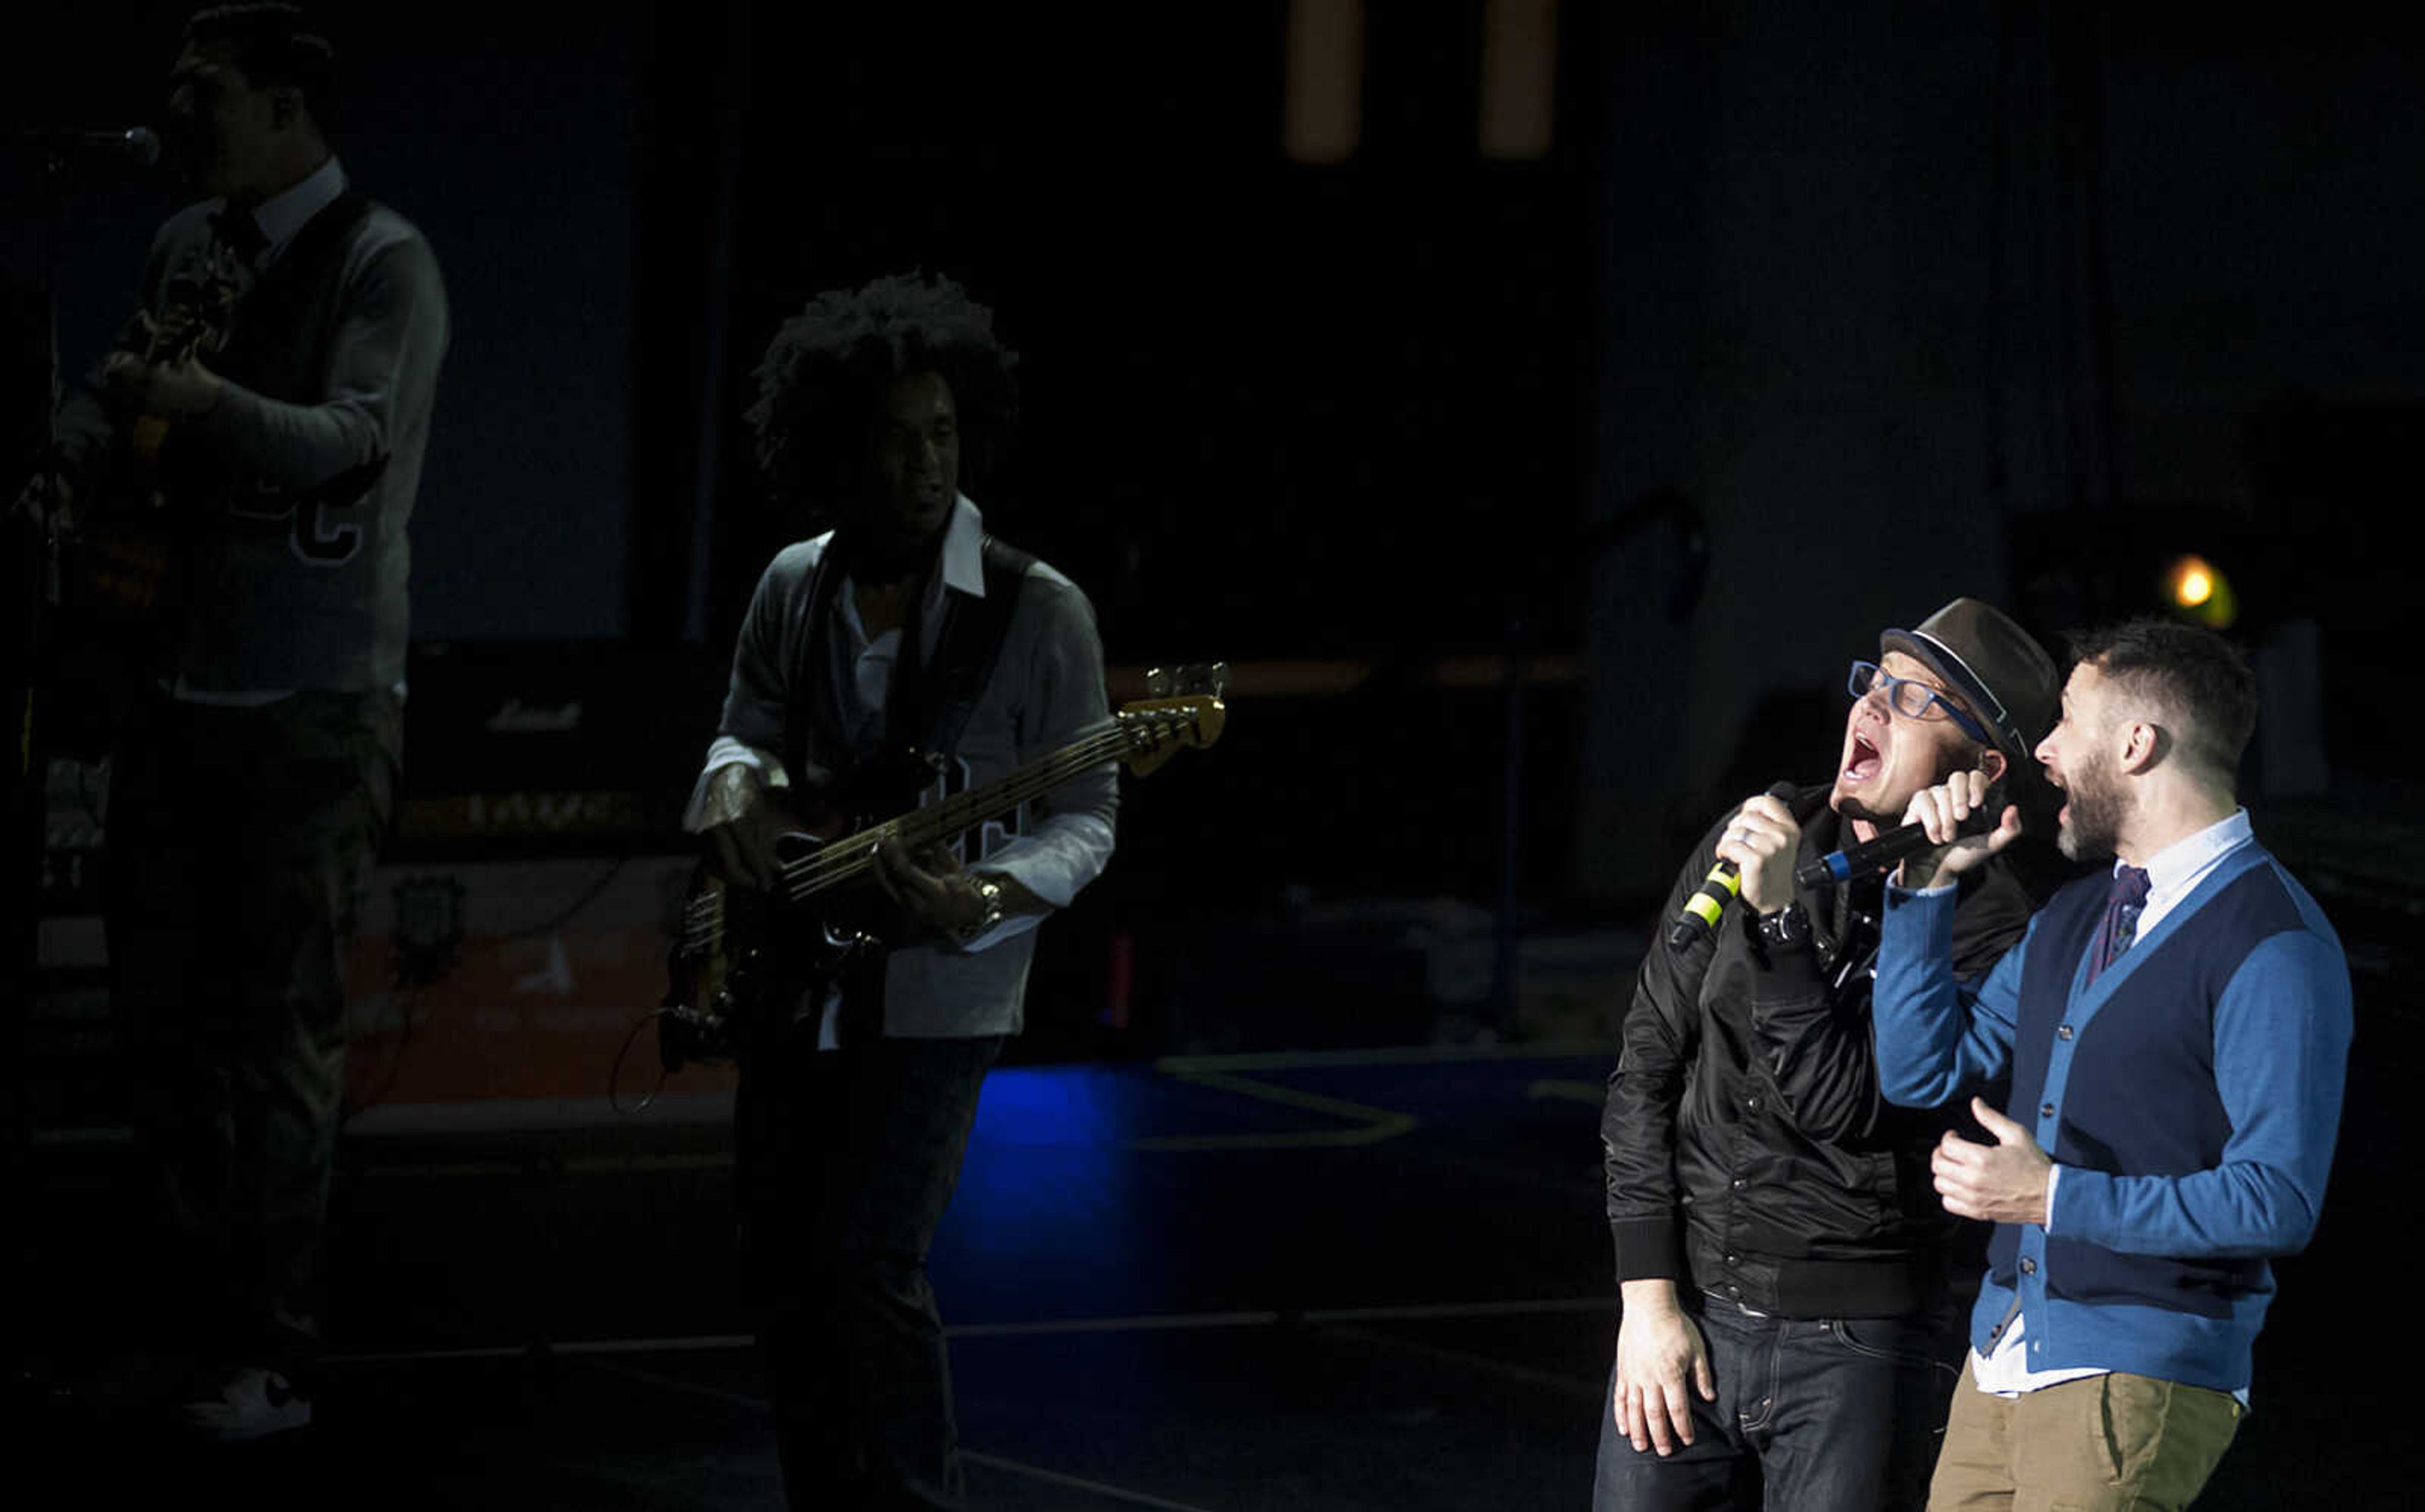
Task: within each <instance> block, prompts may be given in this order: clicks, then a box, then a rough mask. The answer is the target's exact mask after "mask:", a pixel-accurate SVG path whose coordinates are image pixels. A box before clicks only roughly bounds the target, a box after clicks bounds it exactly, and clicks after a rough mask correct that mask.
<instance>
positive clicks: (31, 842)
mask: <svg viewBox="0 0 2425 1512" xmlns="http://www.w3.org/2000/svg"><path fill="white" fill-rule="evenodd" d="M21 145H22V144H21ZM37 150H38V151H39V153H40V167H39V169H38V172H37V182H38V188H37V191H36V196H37V198H38V199H39V201H40V203H39V207H38V209H37V212H36V214H35V215H34V216H33V217H32V218H31V220H30V222H28V224H30V226H31V227H32V229H33V237H34V244H35V248H36V252H35V258H34V269H35V272H34V283H33V288H32V295H33V297H32V298H31V299H30V300H29V301H28V302H27V304H28V309H27V315H28V319H27V321H26V326H27V328H29V329H31V328H35V327H39V329H40V332H41V342H42V356H41V358H40V367H41V376H40V381H39V382H33V381H28V382H27V383H26V385H25V389H26V395H27V398H28V400H29V401H30V407H33V408H35V409H36V410H38V413H36V414H34V415H32V416H30V417H29V419H30V421H31V423H29V424H28V425H26V427H25V434H26V435H27V436H28V437H29V438H30V440H31V444H30V446H29V448H28V450H27V451H26V453H25V454H24V456H23V457H22V458H21V459H20V460H21V461H22V462H23V463H24V464H25V465H24V466H23V467H21V468H16V469H11V470H9V472H8V474H7V475H0V516H5V525H0V563H5V566H4V567H0V572H5V577H0V581H5V582H6V584H7V586H8V591H9V592H10V598H9V600H8V602H9V604H10V605H11V607H10V608H8V609H7V610H5V611H0V719H5V720H6V721H7V724H8V746H9V748H10V749H9V752H8V784H7V787H8V793H7V798H6V800H5V803H0V810H5V815H6V818H5V820H0V935H5V941H0V1060H5V1061H6V1062H7V1068H8V1069H7V1070H6V1072H5V1073H0V1172H5V1175H0V1180H5V1182H6V1184H7V1185H6V1186H0V1191H7V1192H9V1193H12V1194H15V1196H16V1197H17V1200H18V1202H19V1204H20V1206H19V1213H20V1215H21V1216H24V1215H25V1212H26V1209H25V1206H24V1204H25V1203H26V1202H28V1201H29V1200H30V1199H31V1196H32V1193H33V1191H34V1186H33V1177H34V1170H33V1164H32V1152H33V1129H34V1125H33V1106H32V1089H33V1086H34V1082H35V1078H34V1074H33V1070H32V1067H31V1065H30V1057H31V1051H32V1039H33V1035H32V1020H33V1006H34V1000H35V997H36V995H37V991H38V988H39V985H40V939H41V927H40V917H41V913H42V906H43V900H44V892H45V883H46V875H45V866H46V859H47V856H48V851H49V846H48V829H49V790H50V767H51V756H52V752H53V749H54V747H55V743H56V742H55V739H54V734H53V731H52V728H51V724H52V717H53V713H54V709H53V700H54V695H55V693H56V664H55V661H54V658H55V657H56V652H57V646H56V611H57V609H58V605H59V595H60V558H59V552H60V525H59V521H58V518H57V512H56V509H53V508H47V507H46V508H44V509H43V510H42V511H41V517H40V518H36V517H34V515H33V514H32V513H31V512H27V511H21V510H19V509H17V508H16V507H15V501H16V499H17V491H16V490H17V489H18V488H19V486H21V485H22V484H23V483H24V482H29V481H31V480H32V479H34V478H37V477H41V476H43V475H44V474H46V473H49V472H51V471H53V470H56V466H57V457H56V449H55V448H56V439H57V427H56V418H57V410H58V404H59V396H60V392H61V372H62V369H61V366H60V361H59V291H60V285H61V279H60V270H61V267H62V266H63V264H64V261H65V248H66V243H67V207H68V196H69V192H70V189H71V187H72V178H73V174H72V165H73V162H74V158H73V156H72V153H71V149H70V145H69V144H66V143H62V142H56V141H44V142H40V144H39V145H38V148H37ZM155 151H156V148H155ZM149 161H150V160H149V159H148V158H147V159H145V164H146V166H148V164H149ZM28 376H30V374H29V375H28ZM45 492H48V490H47V489H46V490H45ZM40 1228H41V1225H40V1224H39V1223H36V1222H20V1223H15V1224H11V1225H8V1238H7V1239H6V1241H5V1242H0V1288H6V1295H8V1296H11V1297H32V1296H37V1295H40V1294H39V1293H38V1292H37V1290H36V1286H37V1284H38V1281H39V1280H40V1278H38V1277H37V1276H36V1275H35V1274H34V1272H35V1255H36V1250H35V1248H34V1242H33V1236H34V1234H35V1233H37V1232H38V1231H39V1230H40ZM47 1342H48V1336H47V1335H45V1336H44V1339H43V1340H41V1341H37V1340H36V1339H34V1338H33V1337H31V1335H30V1330H27V1329H13V1330H11V1333H10V1343H9V1344H8V1346H7V1349H6V1355H5V1358H0V1368H5V1369H6V1371H7V1375H8V1390H9V1393H10V1396H11V1398H12V1399H11V1400H10V1401H8V1404H7V1405H8V1406H10V1407H17V1406H31V1405H32V1404H31V1403H30V1401H28V1400H27V1399H28V1398H30V1397H31V1396H33V1395H35V1394H37V1393H40V1391H42V1390H43V1389H44V1388H45V1382H44V1381H43V1380H42V1379H41V1378H40V1371H39V1363H40V1359H41V1354H42V1347H43V1344H45V1343H47Z"/></svg>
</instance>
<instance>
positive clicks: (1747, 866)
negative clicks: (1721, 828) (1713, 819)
mask: <svg viewBox="0 0 2425 1512" xmlns="http://www.w3.org/2000/svg"><path fill="white" fill-rule="evenodd" d="M1801 844H1802V826H1801V825H1799V824H1796V823H1795V822H1794V821H1793V811H1792V810H1791V809H1790V808H1787V807H1786V806H1785V804H1784V803H1783V801H1781V800H1779V799H1776V798H1773V797H1771V796H1770V795H1768V794H1767V793H1762V794H1760V795H1759V797H1757V798H1752V799H1748V800H1746V801H1745V802H1744V804H1743V806H1742V807H1741V808H1739V809H1737V810H1736V811H1735V817H1734V818H1733V819H1730V820H1727V821H1726V834H1725V835H1723V836H1719V838H1718V851H1717V853H1718V857H1719V859H1721V860H1725V861H1731V862H1733V863H1734V864H1735V871H1736V874H1737V875H1738V876H1739V877H1740V878H1741V880H1742V900H1743V901H1744V902H1746V903H1749V904H1750V905H1751V906H1752V907H1753V908H1754V909H1755V910H1757V911H1758V912H1759V913H1762V914H1774V913H1775V912H1776V911H1777V910H1778V909H1780V908H1783V907H1784V906H1785V905H1786V904H1788V903H1790V902H1791V901H1793V857H1794V853H1795V851H1797V850H1798V849H1799V848H1800V847H1801Z"/></svg>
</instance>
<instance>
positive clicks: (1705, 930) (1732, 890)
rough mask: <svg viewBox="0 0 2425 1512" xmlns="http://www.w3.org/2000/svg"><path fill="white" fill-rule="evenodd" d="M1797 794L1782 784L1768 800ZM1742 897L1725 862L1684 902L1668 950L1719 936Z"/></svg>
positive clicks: (1738, 882) (1737, 879) (1669, 932)
mask: <svg viewBox="0 0 2425 1512" xmlns="http://www.w3.org/2000/svg"><path fill="white" fill-rule="evenodd" d="M1793 792H1794V785H1793V784H1792V783H1790V782H1780V783H1778V784H1777V785H1776V786H1775V787H1774V788H1770V789H1769V790H1768V796H1769V797H1771V798H1776V799H1785V798H1791V797H1792V796H1793ZM1917 827H1918V826H1916V825H1915V826H1914V828H1917ZM1741 896H1742V877H1740V876H1738V875H1737V874H1736V867H1735V864H1734V863H1733V862H1731V861H1726V860H1721V861H1720V862H1719V863H1718V864H1717V865H1716V866H1714V867H1710V874H1709V875H1708V876H1707V877H1704V878H1702V879H1701V885H1700V886H1699V887H1698V888H1697V889H1695V890H1694V894H1693V896H1692V897H1690V898H1688V899H1684V908H1683V911H1682V912H1681V913H1679V914H1678V915H1676V922H1675V923H1673V924H1671V925H1669V926H1668V927H1667V948H1669V949H1670V950H1681V949H1683V948H1684V947H1686V946H1688V945H1691V944H1692V943H1693V942H1694V940H1695V939H1702V938H1706V937H1708V936H1709V935H1711V934H1714V933H1716V932H1717V928H1718V915H1720V914H1723V913H1725V912H1726V905H1727V904H1728V903H1731V902H1733V901H1734V900H1735V899H1737V898H1740V897H1741Z"/></svg>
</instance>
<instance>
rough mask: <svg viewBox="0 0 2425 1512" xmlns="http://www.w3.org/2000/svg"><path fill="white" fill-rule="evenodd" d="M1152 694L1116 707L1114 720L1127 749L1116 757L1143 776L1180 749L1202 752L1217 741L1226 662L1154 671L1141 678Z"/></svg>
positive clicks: (1223, 717)
mask: <svg viewBox="0 0 2425 1512" xmlns="http://www.w3.org/2000/svg"><path fill="white" fill-rule="evenodd" d="M1145 684H1146V692H1148V693H1149V694H1151V695H1152V696H1150V697H1147V698H1140V699H1137V700H1135V701H1134V702H1132V703H1126V704H1122V705H1121V706H1120V709H1119V713H1118V714H1117V715H1116V718H1117V719H1118V721H1119V724H1120V733H1121V734H1122V735H1123V736H1124V737H1126V739H1127V742H1128V749H1127V751H1126V752H1125V753H1124V754H1123V755H1122V756H1121V757H1120V759H1121V761H1122V762H1123V763H1125V764H1126V765H1127V767H1128V769H1129V770H1130V771H1131V772H1134V773H1136V774H1137V775H1138V776H1140V777H1142V776H1145V775H1146V774H1148V772H1152V771H1154V770H1155V769H1156V768H1158V767H1160V766H1161V765H1162V764H1163V763H1164V762H1165V761H1167V760H1169V759H1170V758H1171V756H1173V755H1175V754H1176V753H1178V752H1179V751H1180V750H1183V749H1187V748H1190V747H1193V748H1195V749H1197V750H1201V749H1202V748H1204V747H1205V746H1208V745H1211V744H1212V743H1213V741H1215V740H1219V739H1220V738H1221V727H1222V724H1224V723H1225V722H1226V721H1227V719H1228V718H1229V706H1228V705H1226V704H1224V703H1223V702H1222V701H1221V694H1222V692H1224V691H1225V690H1227V689H1228V687H1229V663H1228V662H1226V661H1211V662H1201V663H1192V664H1190V665H1187V666H1183V667H1177V668H1166V667H1155V668H1152V669H1150V670H1149V671H1148V672H1147V673H1146V675H1145Z"/></svg>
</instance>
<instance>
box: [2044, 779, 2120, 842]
mask: <svg viewBox="0 0 2425 1512" xmlns="http://www.w3.org/2000/svg"><path fill="white" fill-rule="evenodd" d="M2122 804H2123V795H2122V785H2121V784H2120V783H2118V782H2116V781H2114V780H2113V767H2112V762H2111V761H2108V760H2105V759H2103V758H2099V759H2098V760H2096V761H2095V762H2093V763H2091V764H2090V765H2087V766H2084V767H2082V768H2080V770H2079V771H2078V772H2073V773H2072V774H2071V781H2070V782H2069V783H2068V784H2067V785H2066V786H2065V787H2064V814H2063V822H2062V824H2061V825H2060V827H2059V828H2058V829H2057V831H2056V834H2055V846H2056V848H2057V849H2058V850H2060V851H2063V853H2064V859H2065V860H2068V861H2079V860H2081V859H2082V858H2090V859H2093V858H2095V857H2097V856H2106V855H2112V853H2113V847H2114V843H2115V842H2116V841H2118V840H2119V839H2121V838H2122Z"/></svg>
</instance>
